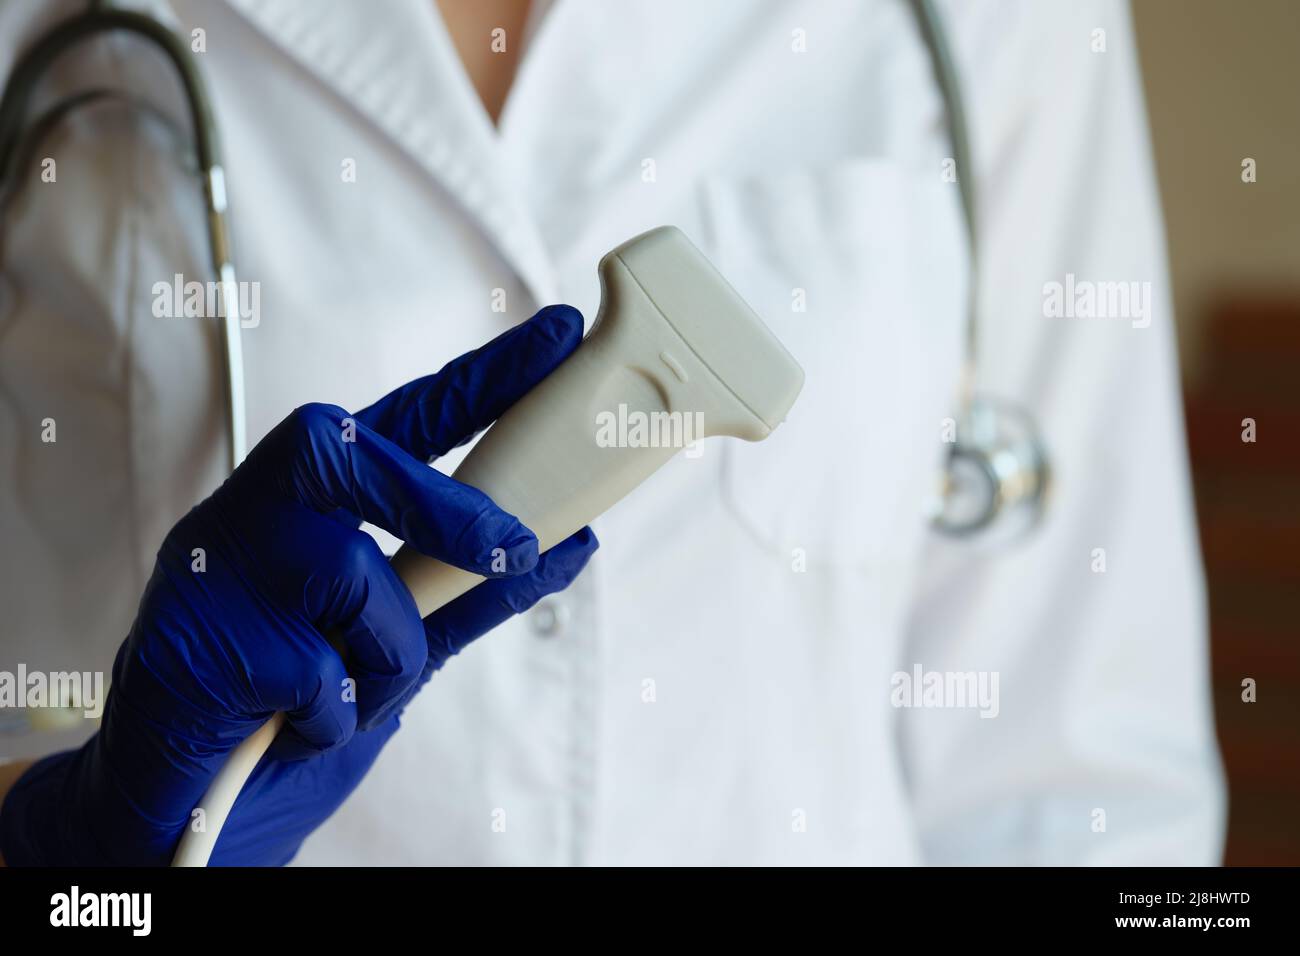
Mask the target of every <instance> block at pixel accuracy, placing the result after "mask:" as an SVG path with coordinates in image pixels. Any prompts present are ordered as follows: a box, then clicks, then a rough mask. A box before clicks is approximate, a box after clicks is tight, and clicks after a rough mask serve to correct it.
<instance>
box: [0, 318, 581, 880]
mask: <svg viewBox="0 0 1300 956" xmlns="http://www.w3.org/2000/svg"><path fill="white" fill-rule="evenodd" d="M581 337H582V317H581V316H580V315H579V314H578V313H577V312H576V311H575V310H573V309H571V308H569V307H567V306H552V307H550V308H547V309H543V310H542V311H541V312H539V313H538V314H537V315H535V316H534V317H533V318H532V319H530V320H529V321H527V322H525V323H523V324H522V325H519V326H517V327H516V328H514V329H511V330H510V331H508V332H506V333H505V334H503V335H501V336H500V337H498V338H497V339H495V340H493V341H492V342H490V343H488V344H487V345H485V346H483V347H482V348H481V349H478V350H477V351H475V352H471V353H469V354H467V355H463V356H461V357H460V358H458V359H456V360H455V361H453V362H451V363H450V364H449V365H447V367H446V368H444V369H443V370H442V371H441V372H439V373H438V374H437V375H431V376H428V377H427V378H423V379H419V380H417V381H414V382H411V383H410V384H408V385H406V386H404V387H402V388H400V389H398V390H397V391H395V392H393V393H392V394H390V395H388V396H386V397H385V398H383V399H381V400H380V401H379V402H377V403H376V404H374V405H372V406H370V407H369V408H367V409H365V410H364V411H362V412H358V413H357V414H356V415H355V416H351V418H349V416H348V414H347V413H346V412H345V411H343V409H341V408H336V407H334V406H328V405H307V406H304V407H302V408H299V409H297V410H296V411H294V412H293V414H291V415H290V416H289V417H288V418H286V419H285V420H284V421H283V422H281V423H280V424H279V425H278V426H276V428H275V429H274V430H273V431H272V432H271V433H270V434H269V435H267V436H266V438H265V439H263V440H262V442H261V443H260V444H259V445H258V446H257V447H256V448H255V449H253V451H252V453H251V454H250V455H249V457H248V460H247V461H246V462H244V464H242V465H241V466H240V467H239V468H238V469H237V470H236V471H235V473H234V474H233V475H231V476H230V478H229V479H227V480H226V482H225V483H224V484H223V485H222V486H221V487H220V488H219V489H218V490H217V491H216V492H215V493H214V494H213V495H212V496H211V497H209V498H208V499H207V500H205V501H204V502H202V503H201V504H199V505H198V506H197V507H196V508H194V509H193V510H192V511H191V512H190V513H189V514H188V515H186V516H185V518H183V519H182V520H181V521H180V522H178V523H177V525H176V526H175V528H173V529H172V531H171V533H170V534H168V536H167V539H166V540H165V541H164V542H163V545H162V548H161V549H160V551H159V554H158V560H157V564H156V566H155V568H154V572H153V576H152V578H151V579H150V581H149V584H148V587H147V588H146V590H145V593H144V596H143V598H142V600H141V603H140V610H139V613H138V616H137V618H136V621H135V624H134V626H133V627H132V629H131V633H130V636H129V637H128V638H127V640H126V641H125V642H124V643H123V644H122V647H121V649H120V650H119V651H118V655H117V660H116V663H115V664H114V666H113V681H112V687H111V690H110V692H109V695H108V700H107V703H106V706H105V712H104V720H103V724H102V726H101V728H100V730H99V732H98V733H96V734H95V735H94V737H92V738H91V739H90V740H89V741H88V742H87V743H86V744H85V746H83V747H82V748H81V749H79V750H75V751H68V752H65V753H61V754H55V755H54V756H52V757H48V758H46V759H44V760H42V761H40V762H38V763H37V764H35V765H34V766H33V767H31V768H30V769H29V770H28V771H27V773H25V774H24V775H23V777H22V778H21V779H20V780H19V781H18V782H17V783H16V784H15V785H14V787H13V788H12V790H11V791H10V794H9V796H8V798H7V799H6V801H5V804H4V807H3V812H2V813H0V851H2V852H3V854H4V857H5V859H6V861H7V862H8V863H9V864H10V865H22V864H44V865H97V864H166V863H168V862H170V860H171V857H172V854H173V852H174V850H175V847H176V844H177V842H178V840H179V838H180V836H181V833H182V831H183V830H184V828H185V827H186V826H188V825H189V824H190V822H191V810H192V809H193V808H194V807H195V806H196V805H197V804H198V803H199V801H200V799H201V798H202V796H203V794H204V792H205V791H206V789H207V787H208V784H209V782H210V781H211V780H212V777H213V776H214V775H215V774H216V772H217V770H218V769H219V768H220V767H221V765H222V764H223V763H224V762H225V760H226V757H227V756H228V754H229V753H230V751H231V750H232V749H233V748H234V747H235V746H236V745H237V744H238V743H239V742H240V741H241V740H243V739H244V738H245V737H247V736H248V735H249V734H251V733H252V732H253V731H254V730H256V729H257V728H258V727H259V726H260V725H261V724H262V723H263V722H264V721H265V720H266V719H267V718H269V717H270V716H271V714H272V713H273V712H275V711H284V712H286V714H287V718H288V722H287V725H286V727H285V730H284V731H282V732H281V734H280V735H279V736H278V737H277V738H276V740H275V742H274V744H273V745H272V748H271V751H270V753H269V754H268V758H267V759H264V760H263V761H262V762H261V764H260V765H259V766H258V768H257V770H256V771H254V774H253V776H252V778H251V779H250V781H249V784H248V786H247V787H246V788H245V790H244V791H243V793H242V794H241V795H240V797H239V799H238V801H237V802H236V803H235V806H234V809H233V810H232V812H231V815H230V819H229V821H228V822H227V824H226V827H225V829H224V830H223V831H222V834H221V837H220V839H219V840H218V842H217V846H216V850H215V852H214V854H213V858H212V862H213V863H214V864H281V863H285V862H287V861H288V860H289V859H290V858H292V856H293V855H294V853H296V852H297V849H298V847H299V846H300V845H301V843H302V840H303V839H304V838H305V837H306V836H307V835H308V834H309V833H311V831H312V830H314V829H315V828H316V827H317V826H319V825H320V824H321V823H322V822H323V821H324V820H325V819H326V818H327V817H328V816H329V815H330V814H331V813H333V812H334V810H336V809H337V808H338V806H339V805H340V804H341V803H342V802H343V800H344V799H345V798H346V797H347V796H348V794H349V793H351V792H352V790H353V789H354V788H355V787H356V785H357V784H358V783H359V782H360V780H361V778H362V777H363V776H364V775H365V773H366V771H367V770H368V769H369V768H370V766H371V764H372V763H373V762H374V759H375V757H376V756H377V755H378V753H379V750H380V748H381V747H382V746H383V745H384V743H385V742H386V741H387V740H388V738H389V737H390V736H391V735H392V734H393V732H394V731H395V730H396V729H397V726H398V721H399V715H400V713H401V711H402V709H403V708H404V707H405V706H406V704H407V702H408V701H409V700H410V699H411V697H412V696H413V695H414V693H415V692H416V691H417V690H418V689H419V688H420V687H421V686H422V685H423V684H424V683H425V682H427V681H428V680H429V679H430V677H431V676H432V675H433V673H434V671H436V670H438V668H439V667H441V666H442V664H443V663H444V662H445V661H446V660H447V658H448V657H450V656H451V655H453V654H455V653H457V652H458V651H459V650H460V649H461V648H462V647H464V646H465V645H466V644H468V643H469V642H470V641H472V640H474V638H476V637H478V636H479V635H481V634H483V633H485V632H487V631H489V630H491V629H492V628H493V627H495V626H496V625H497V624H499V623H501V622H502V621H503V620H505V619H506V618H508V617H509V616H510V615H512V614H516V613H519V612H521V611H523V610H526V609H527V608H529V607H530V606H532V605H533V604H534V603H535V602H536V601H538V600H539V599H540V598H541V597H543V596H544V595H546V594H549V593H552V592H554V591H558V590H561V589H562V588H564V587H566V586H567V585H568V584H569V582H570V581H572V580H573V578H574V577H575V576H576V575H577V574H578V572H579V571H580V570H581V569H582V567H583V566H584V565H585V564H586V562H587V559H588V558H589V557H590V556H591V554H592V552H593V551H595V549H596V547H597V542H596V539H595V536H594V535H593V534H592V533H591V532H590V530H588V529H583V530H582V531H580V532H578V533H577V534H575V535H574V536H573V537H571V538H569V539H568V540H567V541H564V542H562V543H560V544H558V545H556V546H555V547H554V548H552V549H551V550H550V551H548V552H547V553H546V554H545V555H542V556H541V557H540V558H539V556H538V548H537V539H536V537H535V536H534V535H533V533H532V532H531V531H529V530H528V529H527V528H525V527H524V526H523V525H522V524H520V522H519V521H518V520H517V519H515V518H514V517H513V516H511V515H509V514H506V513H505V512H504V511H502V510H500V509H499V508H497V507H496V506H495V505H494V504H493V503H492V502H491V500H489V499H488V497H487V496H486V495H484V494H482V493H481V492H479V491H477V490H475V489H473V488H470V487H469V486H467V485H463V484H460V483H458V482H456V481H454V480H453V479H451V478H448V477H446V476H445V475H442V474H440V473H438V472H436V471H434V470H433V469H431V468H428V467H427V466H426V464H425V462H426V461H428V460H430V459H432V458H434V457H437V456H439V455H442V454H444V453H445V452H446V451H448V450H449V449H451V448H453V447H455V446H456V445H459V444H463V443H464V442H465V441H467V440H469V439H470V438H471V437H473V435H474V434H476V433H477V432H478V431H480V430H482V429H483V428H485V427H487V426H488V425H489V424H491V422H492V421H493V420H495V419H496V418H497V417H498V416H499V415H500V414H501V413H502V412H503V411H504V410H505V409H506V408H508V407H509V406H510V405H511V404H513V403H514V402H515V401H516V400H517V399H518V398H519V397H520V396H522V395H523V394H524V393H525V392H527V391H528V390H529V389H531V388H532V387H533V386H534V385H535V384H536V383H537V382H539V381H541V379H543V378H544V377H545V376H546V375H547V374H548V373H549V372H550V371H551V370H552V369H554V368H555V367H556V366H557V365H559V364H560V362H561V361H562V360H563V359H564V358H565V357H566V356H567V355H568V354H569V353H570V352H572V351H573V350H574V349H575V348H576V347H577V345H578V343H579V341H580V340H581ZM349 439H352V440H349ZM361 520H365V521H369V522H372V523H373V524H376V525H378V526H379V527H382V528H385V529H386V530H388V531H390V532H392V533H393V534H395V535H397V536H398V537H399V538H401V539H402V540H404V541H406V542H407V543H408V544H410V545H411V546H413V547H415V548H417V549H418V550H419V551H421V552H422V553H424V554H427V555H429V556H431V557H434V558H437V559H439V560H441V561H444V562H447V563H449V564H454V565H457V566H458V567H461V568H464V569H466V570H469V571H474V572H477V573H478V574H482V575H485V576H488V577H489V578H491V580H488V581H485V582H483V583H482V584H480V585H479V586H478V587H476V588H474V589H473V590H471V591H469V592H468V593H466V594H464V595H462V596H461V597H459V598H457V599H456V600H455V601H453V602H452V603H450V604H448V605H446V606H445V607H443V608H440V609H439V610H437V611H435V612H434V613H433V614H431V615H430V616H429V617H428V618H426V619H425V620H424V621H421V620H420V617H419V613H418V612H417V610H416V606H415V602H414V600H413V599H412V597H411V595H410V592H409V591H407V589H406V587H405V585H404V584H402V582H401V580H400V579H399V578H398V577H397V575H396V574H395V572H393V570H392V569H391V568H390V567H389V564H388V561H387V560H386V559H385V558H384V555H383V553H382V552H381V551H380V550H379V547H378V546H377V545H376V544H375V541H374V539H373V538H371V537H370V536H369V535H367V534H365V533H364V532H362V531H360V530H358V524H359V522H360V521H361ZM196 548H202V549H203V551H204V558H203V559H204V562H205V564H206V567H205V569H204V570H202V571H197V570H195V567H196V563H195V562H196V558H195V556H194V551H195V549H196ZM494 558H497V559H503V560H504V564H505V570H504V572H499V573H498V572H494V571H493V565H494ZM501 564H502V560H497V561H496V567H498V568H500V567H501ZM327 633H328V634H331V635H333V634H337V635H338V636H339V637H341V639H342V641H343V644H344V645H345V654H346V658H347V660H346V665H345V661H344V658H343V657H341V656H340V655H339V653H338V652H337V651H335V650H334V648H333V647H332V646H331V645H330V643H329V642H328V641H327V640H326V638H325V636H324V635H325V634H327ZM349 677H350V678H351V679H354V680H355V693H354V694H347V693H344V682H345V680H347V679H349ZM433 772H434V773H436V768H435V769H434V771H433Z"/></svg>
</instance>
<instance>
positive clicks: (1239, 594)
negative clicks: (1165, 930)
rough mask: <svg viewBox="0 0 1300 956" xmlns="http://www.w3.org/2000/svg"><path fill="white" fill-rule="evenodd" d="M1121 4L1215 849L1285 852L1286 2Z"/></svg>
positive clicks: (1255, 856) (1297, 400)
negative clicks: (1185, 529) (1163, 260)
mask: <svg viewBox="0 0 1300 956" xmlns="http://www.w3.org/2000/svg"><path fill="white" fill-rule="evenodd" d="M1133 8H1134V18H1135V21H1136V23H1137V27H1138V38H1139V43H1140V46H1141V54H1142V59H1143V69H1144V75H1145V80H1146V89H1147V100H1148V107H1149V111H1150V115H1151V127H1152V132H1153V136H1154V142H1155V149H1156V161H1157V164H1158V167H1159V173H1160V181H1161V190H1162V193H1163V198H1164V204H1165V217H1166V222H1167V228H1168V233H1169V250H1170V256H1171V267H1172V272H1173V281H1174V297H1175V302H1176V305H1177V308H1178V322H1179V338H1180V349H1181V352H1182V355H1183V364H1184V378H1185V381H1186V389H1185V393H1186V394H1185V397H1186V406H1187V427H1188V438H1189V445H1190V449H1191V457H1192V470H1193V475H1194V478H1195V482H1196V494H1197V510H1198V513H1199V518H1200V524H1201V537H1202V545H1203V548H1204V553H1205V565H1206V573H1207V578H1208V582H1209V594H1210V616H1211V640H1212V656H1213V676H1214V684H1215V707H1216V718H1217V723H1218V729H1219V740H1220V744H1221V746H1222V748H1223V755H1224V763H1225V766H1226V768H1227V771H1228V780H1229V790H1230V814H1229V828H1228V848H1227V858H1226V862H1228V863H1229V864H1281V863H1286V864H1293V865H1294V864H1300V651H1298V650H1297V648H1300V598H1298V597H1297V595H1300V500H1298V499H1300V0H1134V3H1133ZM1246 157H1251V158H1253V159H1255V161H1256V164H1257V182H1255V183H1253V184H1246V183H1243V182H1242V179H1241V163H1242V160H1243V159H1244V158H1246ZM1246 418H1251V419H1254V421H1255V427H1256V441H1255V442H1254V443H1249V442H1244V441H1243V440H1242V431H1243V426H1242V421H1243V419H1246ZM1248 678H1249V679H1253V680H1254V681H1255V684H1256V694H1257V699H1256V701H1255V702H1254V703H1247V702H1245V701H1243V699H1242V694H1243V688H1242V682H1243V680H1246V679H1248Z"/></svg>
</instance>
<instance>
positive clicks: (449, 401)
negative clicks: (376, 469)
mask: <svg viewBox="0 0 1300 956" xmlns="http://www.w3.org/2000/svg"><path fill="white" fill-rule="evenodd" d="M581 341H582V314H581V313H580V312H578V310H577V309H575V308H573V307H572V306H567V305H551V306H547V307H546V308H544V309H542V310H541V311H539V312H538V313H537V314H536V315H534V316H533V317H532V318H530V319H528V320H526V321H524V322H521V323H520V324H519V325H516V326H515V327H514V328H512V329H509V330H508V331H506V332H503V333H502V334H501V335H498V336H497V337H496V338H495V339H493V340H492V341H491V342H488V343H487V344H486V345H484V346H482V347H481V348H478V349H475V350H474V351H473V352H467V353H465V354H464V355H462V356H460V357H459V358H455V359H452V361H451V362H449V363H448V364H447V365H446V366H445V367H444V368H443V369H442V370H441V371H440V372H437V373H436V374H434V375H427V376H425V377H424V378H419V379H416V380H415V381H413V382H409V383H407V384H406V385H403V386H402V387H401V388H399V389H397V390H396V391H393V392H390V393H389V394H388V395H385V396H384V397H383V398H381V399H380V400H379V401H377V402H375V403H374V404H373V405H371V406H369V407H368V408H365V409H363V410H361V411H360V412H358V413H357V415H356V419H357V421H359V422H364V423H365V424H366V425H367V426H368V427H370V428H372V429H374V430H375V431H376V432H378V433H379V434H380V435H383V436H384V437H385V438H387V439H389V440H390V441H392V442H393V443H395V444H396V445H397V446H398V447H399V448H401V449H403V450H404V451H406V452H407V453H408V454H410V455H413V456H414V457H416V458H419V459H421V460H423V461H429V460H430V459H432V458H436V457H438V456H440V455H445V454H446V453H447V452H448V451H449V450H450V449H452V448H455V447H456V446H457V445H460V444H463V443H464V442H466V441H468V440H469V439H471V438H473V437H474V435H475V434H477V433H478V432H480V431H482V430H483V429H484V428H487V427H488V426H489V425H491V424H492V423H493V422H494V421H496V420H497V419H498V418H500V417H501V413H502V412H504V411H505V410H506V409H507V408H509V407H510V406H511V405H513V404H514V403H515V402H516V401H518V400H519V399H520V398H521V397H522V396H523V395H524V394H525V393H527V392H528V391H529V390H530V389H532V387H533V386H534V385H536V384H537V383H538V382H540V381H541V380H542V379H544V378H546V376H547V375H549V374H550V373H551V372H552V371H554V369H555V368H556V366H558V365H559V364H560V363H561V362H563V361H564V360H565V359H566V358H567V357H568V356H569V355H570V353H572V352H573V350H574V349H576V348H577V347H578V344H579V343H580V342H581Z"/></svg>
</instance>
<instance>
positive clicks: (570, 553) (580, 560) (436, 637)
mask: <svg viewBox="0 0 1300 956" xmlns="http://www.w3.org/2000/svg"><path fill="white" fill-rule="evenodd" d="M599 547H600V542H599V541H598V540H597V539H596V534H595V532H594V531H592V530H591V529H590V528H583V529H581V530H580V531H577V532H575V533H574V534H572V535H570V536H569V537H568V538H565V539H564V540H563V541H561V542H560V543H559V544H557V545H555V547H553V548H551V549H550V550H549V551H547V552H546V553H545V554H543V555H542V556H541V559H540V560H539V561H538V562H537V567H535V568H533V570H532V571H529V572H528V573H527V574H521V575H519V576H518V577H514V578H501V579H498V580H493V581H484V582H483V583H482V584H479V585H478V586H477V587H475V588H473V589H471V590H469V591H467V592H466V593H464V594H462V595H461V596H460V597H458V598H456V599H455V600H454V601H452V602H451V603H450V604H447V605H446V606H444V607H441V608H439V609H438V610H436V611H434V612H433V613H432V614H430V615H429V616H428V617H427V618H425V619H424V636H425V639H426V643H427V645H428V660H427V661H426V662H425V665H424V674H423V679H422V680H421V683H423V682H424V680H428V679H429V678H430V677H432V676H433V672H434V671H436V670H438V669H439V668H441V667H442V665H443V664H445V663H446V662H447V659H448V658H450V657H452V656H453V655H455V654H459V653H460V652H461V651H462V650H463V649H464V648H465V647H466V646H467V645H468V644H469V643H470V642H472V641H474V640H475V639H477V638H479V637H482V636H483V635H484V634H486V633H487V632H488V631H490V630H492V629H493V628H494V627H496V626H497V625H499V624H501V623H502V622H504V621H506V620H507V619H508V618H511V617H513V616H514V615H516V614H522V613H523V612H524V611H527V610H528V609H529V608H531V607H532V606H533V605H534V604H536V603H537V602H538V601H540V600H541V599H542V598H544V597H546V596H547V595H548V594H554V593H556V592H557V591H563V590H564V589H565V588H567V587H568V586H569V585H570V584H571V583H573V580H574V578H576V577H577V576H578V574H579V573H580V572H581V571H582V569H583V568H584V567H586V565H587V562H588V561H589V560H590V559H591V556H592V555H593V554H595V553H596V549H597V548H599Z"/></svg>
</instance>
